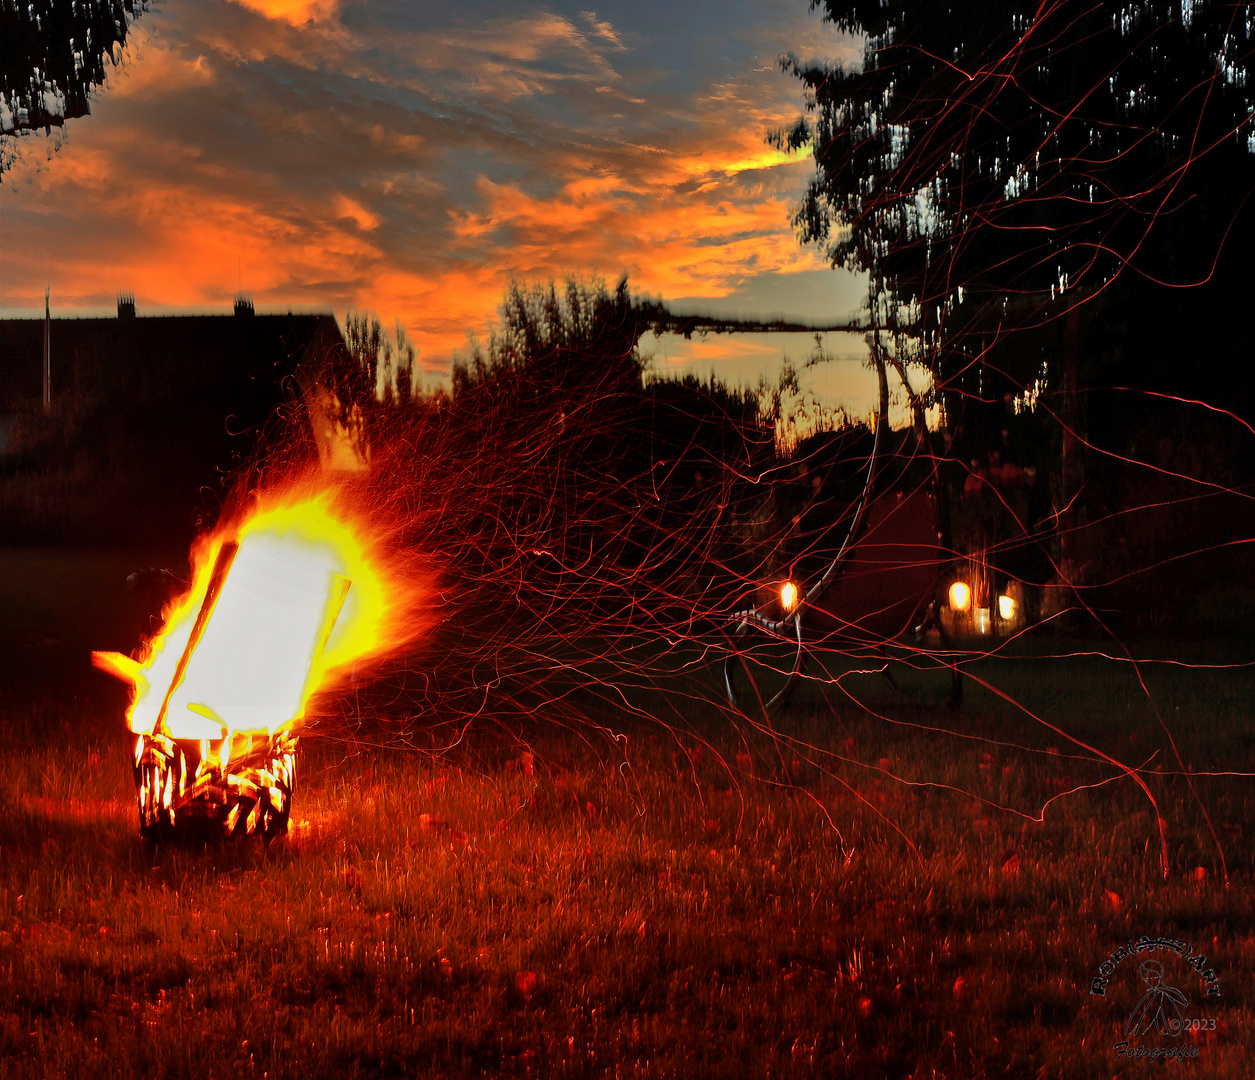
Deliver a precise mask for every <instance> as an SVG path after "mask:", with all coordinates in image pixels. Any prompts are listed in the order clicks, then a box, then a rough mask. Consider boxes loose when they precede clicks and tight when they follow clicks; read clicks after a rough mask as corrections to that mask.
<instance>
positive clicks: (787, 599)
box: [780, 581, 797, 611]
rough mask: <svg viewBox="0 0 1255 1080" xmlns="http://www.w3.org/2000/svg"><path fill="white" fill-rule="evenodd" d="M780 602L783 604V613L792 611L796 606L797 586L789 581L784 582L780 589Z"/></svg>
mask: <svg viewBox="0 0 1255 1080" xmlns="http://www.w3.org/2000/svg"><path fill="white" fill-rule="evenodd" d="M780 602H781V603H782V604H784V610H785V611H792V610H793V608H794V606H795V605H796V604H797V586H796V585H794V584H793V582H791V581H786V582H785V583H784V585H783V586H781V588H780Z"/></svg>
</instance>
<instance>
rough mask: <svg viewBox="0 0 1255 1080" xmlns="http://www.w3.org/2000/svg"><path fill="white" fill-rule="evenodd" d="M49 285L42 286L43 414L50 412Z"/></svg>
mask: <svg viewBox="0 0 1255 1080" xmlns="http://www.w3.org/2000/svg"><path fill="white" fill-rule="evenodd" d="M51 292H52V286H51V285H45V286H44V412H46V413H48V412H52V314H51V313H50V311H49V310H48V296H49V294H50V293H51Z"/></svg>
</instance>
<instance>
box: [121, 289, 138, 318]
mask: <svg viewBox="0 0 1255 1080" xmlns="http://www.w3.org/2000/svg"><path fill="white" fill-rule="evenodd" d="M118 318H119V319H133V318H135V294H134V293H131V292H120V293H118Z"/></svg>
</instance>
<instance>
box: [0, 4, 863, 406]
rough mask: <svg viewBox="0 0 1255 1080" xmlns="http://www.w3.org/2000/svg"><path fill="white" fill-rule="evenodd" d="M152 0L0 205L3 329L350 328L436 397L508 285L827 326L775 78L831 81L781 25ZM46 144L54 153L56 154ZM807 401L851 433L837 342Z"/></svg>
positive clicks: (796, 104)
mask: <svg viewBox="0 0 1255 1080" xmlns="http://www.w3.org/2000/svg"><path fill="white" fill-rule="evenodd" d="M589 2H590V0H580V3H578V4H576V3H565V2H562V0H557V2H551V3H546V4H544V5H539V4H530V3H518V2H516V3H505V2H502V0H463V2H459V3H449V2H445V0H439V2H432V3H422V4H418V3H414V2H412V0H396V2H391V3H389V2H384V3H379V2H371V3H363V2H360V0H315V2H313V3H309V2H305V0H246V2H235V0H167V2H165V3H164V4H162V5H161V6H159V7H157V8H156V9H155V10H153V11H150V12H149V13H147V14H146V15H144V16H143V18H141V19H140V20H139V21H138V22H137V23H136V24H135V27H134V29H133V31H132V39H131V42H130V44H129V45H128V47H127V50H126V56H125V59H124V61H123V64H122V66H121V68H120V69H119V70H116V71H114V72H113V73H112V74H111V76H110V78H109V81H108V83H107V85H106V87H105V88H104V89H103V90H102V91H101V92H99V93H98V94H97V97H96V100H95V102H94V104H93V108H92V115H91V116H89V117H85V118H83V119H80V120H77V121H71V122H70V123H69V125H68V127H67V132H66V135H65V137H64V139H63V144H62V145H61V147H60V149H59V150H57V151H56V152H55V153H51V154H50V153H49V145H50V144H49V141H48V140H45V139H44V138H43V137H39V138H32V139H28V140H26V143H25V146H24V150H23V154H22V160H21V161H20V162H19V164H18V165H17V166H16V167H15V168H13V169H12V171H11V172H9V173H8V174H6V175H5V177H4V187H3V192H2V193H0V309H4V312H5V313H6V314H10V315H16V314H34V313H35V311H36V310H38V311H39V312H40V313H42V308H43V290H44V286H45V284H48V285H50V287H51V290H52V303H53V311H54V314H57V315H73V314H108V313H111V312H112V311H113V310H114V309H115V308H114V305H115V300H116V295H117V293H118V292H119V291H120V290H124V291H131V292H134V294H135V296H136V299H137V307H138V309H139V312H140V314H141V315H143V314H159V313H161V312H162V311H168V310H188V309H193V310H224V309H229V307H230V305H231V301H232V298H233V296H234V294H235V292H236V291H237V288H239V287H240V286H241V285H242V287H243V290H244V291H245V292H246V293H250V294H251V295H252V296H253V298H254V300H255V302H256V305H257V308H258V310H259V311H263V312H264V311H267V310H288V309H289V308H291V309H294V310H330V311H333V312H334V313H335V314H336V315H337V316H338V317H340V318H343V316H344V314H345V312H346V311H347V310H349V309H352V310H368V311H373V312H376V313H377V314H378V315H379V316H380V318H381V319H382V320H383V322H384V324H385V326H388V327H391V326H393V325H394V324H395V323H396V322H397V321H399V322H400V323H401V324H403V325H404V327H405V328H406V331H407V333H408V335H409V337H410V338H411V340H413V341H414V342H415V343H416V344H417V345H418V347H419V350H420V362H421V365H422V367H423V368H424V370H425V372H427V373H429V376H430V377H431V378H433V379H439V377H440V376H441V374H443V373H447V371H448V368H449V362H450V358H451V355H452V353H453V350H454V349H455V348H458V347H460V346H463V345H464V344H465V342H466V336H467V333H468V331H469V332H474V333H476V334H477V335H478V336H479V337H480V338H481V339H482V338H484V337H485V336H486V333H487V330H488V327H489V326H490V324H491V321H492V319H493V317H494V314H495V311H496V306H497V304H498V302H499V300H500V297H501V294H502V290H503V287H504V286H505V284H506V281H507V279H508V278H509V277H510V276H511V275H513V276H514V277H516V278H519V279H523V280H527V281H533V280H541V281H543V280H547V279H550V278H556V279H558V280H561V279H562V278H564V277H565V276H567V275H568V274H576V275H580V276H585V277H587V276H593V275H598V276H601V277H603V278H604V279H606V281H607V282H608V283H609V284H611V285H613V283H614V281H615V280H616V279H617V278H618V277H619V276H620V275H621V274H623V273H625V272H626V273H627V274H628V275H629V279H630V282H631V286H632V288H633V290H634V291H636V292H643V293H647V294H649V295H651V296H654V297H658V298H662V299H663V300H665V301H667V302H668V303H670V304H671V305H672V306H673V308H675V309H676V310H684V311H698V310H705V311H710V312H714V313H729V312H733V313H736V314H740V315H744V316H770V315H776V314H787V315H790V316H794V317H799V318H805V319H808V320H833V319H843V318H845V317H847V316H849V315H850V314H851V313H852V312H853V311H854V309H855V308H856V307H857V305H858V303H859V300H860V294H861V288H860V286H859V283H858V281H857V280H856V279H854V278H853V277H852V276H850V275H848V274H845V273H843V272H840V271H833V270H830V269H828V268H826V265H825V263H824V261H823V258H822V254H821V253H820V252H818V251H816V250H814V249H810V248H803V247H801V246H800V244H799V243H798V241H797V239H796V236H795V233H794V229H793V227H792V225H791V224H790V218H791V215H792V210H793V208H794V207H795V206H796V204H797V203H798V201H799V198H800V196H801V193H802V190H803V187H804V185H805V182H806V179H807V177H808V175H809V174H810V171H811V170H812V168H813V164H812V163H811V161H810V160H809V158H800V159H793V160H790V159H787V158H784V157H783V156H782V155H780V154H779V153H778V152H776V151H774V150H772V149H771V148H770V147H768V146H767V144H766V142H765V136H766V134H767V132H768V131H770V130H771V129H773V128H778V127H780V126H782V125H785V124H787V123H788V122H789V121H791V120H792V119H793V118H794V117H795V116H796V115H797V114H798V112H799V111H800V109H801V106H802V95H801V89H800V85H799V84H798V83H797V82H796V81H795V80H793V79H791V78H789V77H788V76H786V75H784V74H782V73H781V71H780V66H779V62H778V58H779V56H780V54H782V53H784V52H787V51H792V52H794V53H796V54H799V55H803V56H820V57H824V58H827V59H831V60H839V59H847V60H848V59H851V58H853V57H854V56H855V53H856V50H855V47H854V44H853V43H852V42H851V41H850V40H849V39H846V38H843V37H842V36H840V35H838V34H837V33H836V32H835V31H834V30H833V29H832V27H830V26H827V25H825V24H824V23H822V22H821V20H820V19H819V17H818V16H817V15H816V14H814V13H812V12H811V11H810V10H809V8H808V5H807V3H806V0H720V2H714V0H684V2H683V3H676V2H674V0H669V2H661V0H634V2H630V3H629V2H625V0H605V2H603V3H602V4H601V5H600V6H598V7H597V9H596V11H591V10H586V8H587V7H588V5H589ZM53 138H54V140H55V139H56V138H57V136H56V135H54V137H53ZM646 346H647V348H648V349H650V350H652V351H655V352H656V356H657V364H658V367H659V369H660V370H684V369H692V368H696V369H697V370H698V371H700V372H702V373H705V372H709V371H710V370H712V368H713V369H714V370H716V371H717V372H719V373H720V374H721V375H722V376H723V377H725V378H728V379H729V380H730V381H732V382H741V381H748V382H755V381H757V376H758V373H759V372H765V373H767V374H769V375H772V374H773V372H774V371H775V370H776V369H778V367H779V362H780V357H781V354H782V352H783V351H787V352H788V353H789V354H790V355H791V356H792V357H793V358H794V359H795V360H796V361H799V362H800V361H804V360H805V358H806V356H807V354H808V352H809V346H810V342H808V341H806V340H798V339H797V338H767V339H743V338H737V339H728V338H721V339H710V340H709V341H708V342H706V343H705V344H700V343H693V344H689V343H685V342H682V341H679V340H676V339H665V340H664V341H662V342H658V343H652V342H648V343H646ZM827 348H828V350H829V351H830V352H831V353H834V354H836V355H837V356H839V357H843V358H844V359H841V360H838V361H837V362H836V363H835V364H831V365H827V366H826V367H825V368H824V369H823V370H822V371H819V372H817V373H815V374H812V375H811V376H809V379H810V382H811V384H812V385H813V386H815V388H816V389H817V390H818V391H820V392H822V393H823V394H825V396H827V397H828V398H829V399H842V398H849V399H851V404H853V405H855V406H856V408H860V409H861V408H862V407H863V402H862V401H861V400H858V399H861V398H862V397H863V396H864V394H865V390H864V389H863V388H864V387H865V384H866V377H865V374H864V373H863V372H862V360H863V359H864V358H865V355H866V351H865V348H864V347H863V346H862V343H861V342H860V341H858V340H857V339H852V338H849V337H845V338H833V339H832V340H830V341H829V342H828V343H827Z"/></svg>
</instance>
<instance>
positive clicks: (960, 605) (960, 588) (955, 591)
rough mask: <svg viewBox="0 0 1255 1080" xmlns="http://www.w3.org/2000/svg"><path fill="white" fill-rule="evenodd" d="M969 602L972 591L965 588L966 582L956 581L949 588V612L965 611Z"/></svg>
mask: <svg viewBox="0 0 1255 1080" xmlns="http://www.w3.org/2000/svg"><path fill="white" fill-rule="evenodd" d="M971 602H972V590H971V589H969V588H968V587H967V583H966V582H963V581H956V582H955V583H954V584H953V585H951V586H950V610H951V611H966V610H967V607H968V605H969V604H970V603H971Z"/></svg>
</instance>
